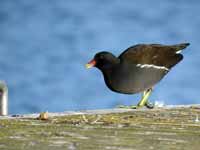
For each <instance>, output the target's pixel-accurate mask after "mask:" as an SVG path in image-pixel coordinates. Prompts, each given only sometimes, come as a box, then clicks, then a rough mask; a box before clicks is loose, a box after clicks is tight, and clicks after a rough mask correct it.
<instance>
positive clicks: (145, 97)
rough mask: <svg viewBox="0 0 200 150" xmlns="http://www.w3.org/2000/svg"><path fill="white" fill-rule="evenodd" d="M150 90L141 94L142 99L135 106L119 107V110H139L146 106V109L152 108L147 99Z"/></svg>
mask: <svg viewBox="0 0 200 150" xmlns="http://www.w3.org/2000/svg"><path fill="white" fill-rule="evenodd" d="M151 92H152V88H150V89H148V90H147V91H144V92H143V95H142V99H141V100H140V101H139V103H138V104H137V105H131V106H119V107H120V108H131V109H137V108H141V107H143V106H146V107H147V108H153V107H154V105H153V104H151V103H149V102H148V98H149V96H150V95H151Z"/></svg>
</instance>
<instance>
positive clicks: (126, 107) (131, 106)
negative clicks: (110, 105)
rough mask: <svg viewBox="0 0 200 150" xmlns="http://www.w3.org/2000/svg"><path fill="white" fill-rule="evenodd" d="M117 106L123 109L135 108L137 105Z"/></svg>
mask: <svg viewBox="0 0 200 150" xmlns="http://www.w3.org/2000/svg"><path fill="white" fill-rule="evenodd" d="M117 108H123V109H137V108H138V106H137V105H119V106H117Z"/></svg>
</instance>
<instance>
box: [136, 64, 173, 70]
mask: <svg viewBox="0 0 200 150" xmlns="http://www.w3.org/2000/svg"><path fill="white" fill-rule="evenodd" d="M136 66H137V67H140V68H155V69H162V70H166V71H168V70H169V69H168V68H167V67H165V66H156V65H153V64H137V65H136Z"/></svg>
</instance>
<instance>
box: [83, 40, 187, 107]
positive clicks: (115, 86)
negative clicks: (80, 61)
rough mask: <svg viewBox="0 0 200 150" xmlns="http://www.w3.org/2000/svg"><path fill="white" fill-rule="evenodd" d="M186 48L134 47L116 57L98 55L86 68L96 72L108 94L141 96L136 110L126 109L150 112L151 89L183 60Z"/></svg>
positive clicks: (146, 45)
mask: <svg viewBox="0 0 200 150" xmlns="http://www.w3.org/2000/svg"><path fill="white" fill-rule="evenodd" d="M188 45H189V43H182V44H176V45H161V44H138V45H134V46H131V47H129V48H128V49H126V50H125V51H124V52H123V53H122V54H120V55H119V57H116V56H114V55H113V54H112V53H110V52H106V51H102V52H99V53H97V54H96V55H95V56H94V58H93V59H92V60H91V61H90V62H89V63H88V64H86V67H87V68H91V67H96V68H98V69H100V70H101V72H102V73H103V76H104V80H105V83H106V85H107V86H108V88H109V89H110V90H112V91H115V92H118V93H124V94H135V93H139V92H143V96H142V99H141V100H140V102H139V103H138V104H137V106H130V107H128V108H138V107H143V106H147V107H149V108H153V105H152V104H150V103H149V102H148V97H149V96H150V93H151V92H152V88H153V87H154V85H155V84H156V83H158V82H159V81H160V80H161V79H162V78H163V77H164V76H165V75H166V74H167V73H168V72H169V71H170V70H171V68H172V67H173V66H175V65H176V64H177V63H178V62H180V61H181V60H182V59H183V55H182V54H180V52H181V51H182V50H183V49H184V48H186V47H187V46H188Z"/></svg>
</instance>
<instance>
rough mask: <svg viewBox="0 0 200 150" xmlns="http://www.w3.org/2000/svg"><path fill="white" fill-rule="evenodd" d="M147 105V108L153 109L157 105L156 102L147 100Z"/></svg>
mask: <svg viewBox="0 0 200 150" xmlns="http://www.w3.org/2000/svg"><path fill="white" fill-rule="evenodd" d="M145 106H146V107H147V108H149V109H153V108H154V107H155V103H150V102H147V103H146V104H145Z"/></svg>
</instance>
